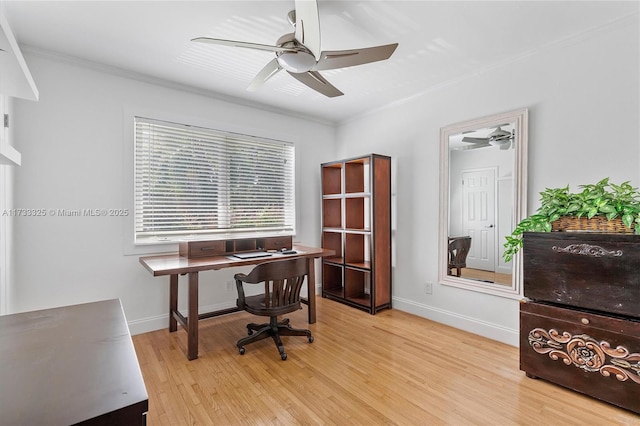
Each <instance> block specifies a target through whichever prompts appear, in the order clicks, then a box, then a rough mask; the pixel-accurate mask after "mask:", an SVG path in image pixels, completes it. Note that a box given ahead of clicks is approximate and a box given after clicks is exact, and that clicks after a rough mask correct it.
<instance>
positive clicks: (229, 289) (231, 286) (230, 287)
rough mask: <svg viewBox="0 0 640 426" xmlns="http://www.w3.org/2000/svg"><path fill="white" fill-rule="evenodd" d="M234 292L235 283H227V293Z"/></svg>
mask: <svg viewBox="0 0 640 426" xmlns="http://www.w3.org/2000/svg"><path fill="white" fill-rule="evenodd" d="M231 290H233V281H227V291H231Z"/></svg>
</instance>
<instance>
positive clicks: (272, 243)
mask: <svg viewBox="0 0 640 426" xmlns="http://www.w3.org/2000/svg"><path fill="white" fill-rule="evenodd" d="M291 247H293V238H292V237H291V236H284V237H269V238H265V239H264V249H265V250H280V249H283V248H285V249H288V250H291Z"/></svg>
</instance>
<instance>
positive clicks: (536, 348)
mask: <svg viewBox="0 0 640 426" xmlns="http://www.w3.org/2000/svg"><path fill="white" fill-rule="evenodd" d="M520 369H521V370H523V371H525V372H526V373H527V375H529V376H534V377H539V378H541V379H545V380H548V381H550V382H553V383H556V384H559V385H561V386H565V387H567V388H570V389H573V390H575V391H578V392H581V393H584V394H587V395H590V396H593V397H595V398H598V399H601V400H603V401H606V402H609V403H611V404H615V405H618V406H620V407H622V408H626V409H628V410H631V411H633V412H636V413H640V322H639V321H637V320H632V319H624V318H622V317H618V318H616V317H610V316H606V315H599V314H594V313H592V312H587V311H580V310H577V309H569V308H563V307H558V306H554V305H550V304H544V303H536V302H528V301H523V302H521V304H520Z"/></svg>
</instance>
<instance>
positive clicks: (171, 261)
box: [140, 245, 335, 360]
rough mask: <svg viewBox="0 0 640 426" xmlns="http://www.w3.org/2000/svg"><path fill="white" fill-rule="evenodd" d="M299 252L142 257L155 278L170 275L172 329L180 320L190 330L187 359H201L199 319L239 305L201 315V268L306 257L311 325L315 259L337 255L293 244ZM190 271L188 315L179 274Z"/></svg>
mask: <svg viewBox="0 0 640 426" xmlns="http://www.w3.org/2000/svg"><path fill="white" fill-rule="evenodd" d="M293 250H295V251H296V252H297V253H296V254H287V255H285V254H277V253H276V254H274V255H273V256H269V257H259V258H254V259H236V258H233V257H231V256H214V257H206V258H196V259H189V258H186V257H182V256H179V255H178V254H170V255H160V256H147V257H141V258H140V263H141V264H142V265H143V266H144V267H145V268H147V270H148V271H149V272H151V273H152V274H153V276H154V277H157V276H161V275H169V331H170V332H174V331H176V330H177V329H178V323H180V324H181V325H182V326H183V327H184V328H185V330H186V331H187V358H188V359H190V360H193V359H196V358H198V320H200V319H205V318H211V317H214V316H218V315H224V314H228V313H231V312H237V311H238V308H236V307H234V308H229V309H223V310H219V311H214V312H207V313H202V314H198V273H199V272H201V271H210V270H218V269H223V268H235V267H238V266H246V265H257V264H260V263H264V262H270V261H275V260H282V259H290V258H298V257H305V258H307V259H308V261H309V276H308V282H307V288H308V290H309V291H308V298H307V301H306V303H307V305H308V306H309V324H313V323H315V322H316V294H315V267H314V259H316V258H319V257H324V256H332V255H334V254H335V252H334V251H333V250H327V249H323V248H315V247H307V246H299V245H296V246H293ZM184 274H188V276H189V289H188V307H187V310H188V312H187V316H186V317H185V316H184V315H182V314H181V313H180V311H178V275H184Z"/></svg>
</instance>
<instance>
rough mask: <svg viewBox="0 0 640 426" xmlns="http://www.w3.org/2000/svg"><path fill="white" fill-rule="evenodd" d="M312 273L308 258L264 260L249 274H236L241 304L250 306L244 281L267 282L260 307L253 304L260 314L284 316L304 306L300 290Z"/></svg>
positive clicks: (253, 282)
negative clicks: (264, 261)
mask: <svg viewBox="0 0 640 426" xmlns="http://www.w3.org/2000/svg"><path fill="white" fill-rule="evenodd" d="M308 274H309V266H308V263H307V259H305V258H297V259H289V260H276V261H273V262H266V263H261V264H259V265H258V266H256V267H255V268H253V270H252V271H251V272H250V273H249V274H248V275H245V274H236V275H235V279H236V284H237V287H238V307H240V308H241V309H246V307H245V306H244V305H245V296H244V290H242V283H247V284H260V283H264V295H263V298H262V299H261V303H260V307H259V308H258V307H256V306H255V305H254V306H252V308H253V309H252V311H256V312H254V313H256V314H258V315H266V316H271V315H281V314H284V313H288V312H292V311H294V310H296V309H299V308H300V290H301V289H302V284H303V283H304V279H305V277H306V276H307V275H308Z"/></svg>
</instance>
